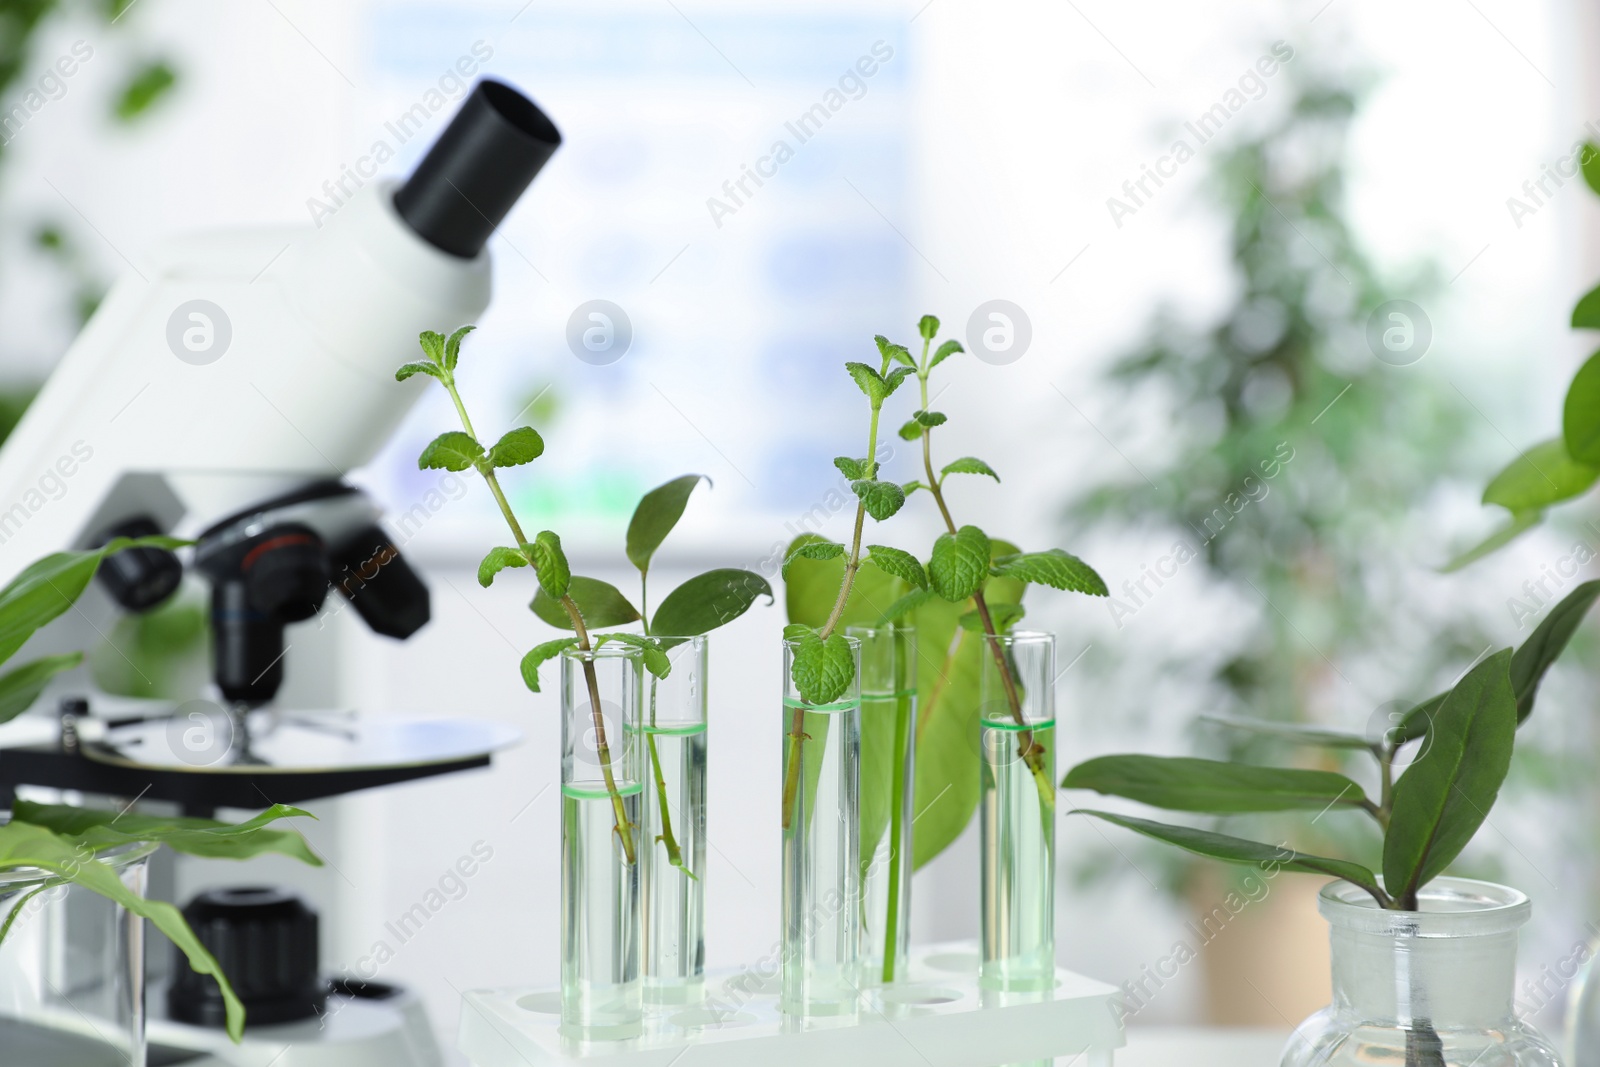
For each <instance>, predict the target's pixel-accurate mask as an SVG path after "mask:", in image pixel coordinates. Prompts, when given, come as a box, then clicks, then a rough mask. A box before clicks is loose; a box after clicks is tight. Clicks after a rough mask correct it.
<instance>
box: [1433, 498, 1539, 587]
mask: <svg viewBox="0 0 1600 1067" xmlns="http://www.w3.org/2000/svg"><path fill="white" fill-rule="evenodd" d="M1543 521H1544V512H1542V511H1516V512H1512V514H1511V519H1510V521H1509V522H1507V523H1506V524H1505V525H1504V526H1502V527H1500V529H1498V530H1496V531H1495V532H1494V533H1492V534H1490V535H1489V536H1488V537H1486V538H1484V539H1483V540H1482V541H1479V542H1478V543H1477V544H1475V545H1473V546H1472V547H1471V548H1469V549H1467V550H1466V551H1465V552H1462V553H1461V554H1460V555H1458V556H1456V557H1455V558H1454V559H1452V560H1450V562H1448V563H1446V564H1445V565H1444V566H1442V567H1440V568H1439V572H1440V573H1441V574H1450V573H1452V572H1454V571H1458V570H1460V569H1461V568H1463V567H1466V566H1469V565H1470V564H1473V563H1476V562H1477V561H1478V560H1480V559H1482V558H1483V557H1484V556H1487V555H1489V554H1490V553H1492V552H1497V551H1499V550H1500V549H1502V548H1504V547H1505V546H1506V545H1509V544H1510V543H1511V542H1512V541H1515V540H1516V539H1517V538H1519V537H1521V536H1522V535H1523V534H1525V533H1527V532H1528V531H1529V530H1531V529H1533V528H1534V527H1535V526H1537V525H1539V524H1540V523H1541V522H1543Z"/></svg>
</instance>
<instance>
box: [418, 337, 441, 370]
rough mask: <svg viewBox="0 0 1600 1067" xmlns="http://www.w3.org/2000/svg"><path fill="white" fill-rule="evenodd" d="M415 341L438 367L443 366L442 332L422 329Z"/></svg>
mask: <svg viewBox="0 0 1600 1067" xmlns="http://www.w3.org/2000/svg"><path fill="white" fill-rule="evenodd" d="M417 343H418V344H420V345H421V346H422V352H423V354H424V355H426V356H427V357H428V358H429V359H431V360H432V361H433V362H434V363H437V364H438V365H439V366H440V367H443V366H444V334H442V333H434V332H433V331H432V330H423V331H422V332H421V333H420V334H418V335H417Z"/></svg>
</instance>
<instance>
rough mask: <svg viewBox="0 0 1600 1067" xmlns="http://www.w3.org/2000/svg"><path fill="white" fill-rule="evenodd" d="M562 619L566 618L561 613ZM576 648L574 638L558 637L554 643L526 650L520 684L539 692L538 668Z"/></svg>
mask: <svg viewBox="0 0 1600 1067" xmlns="http://www.w3.org/2000/svg"><path fill="white" fill-rule="evenodd" d="M562 618H563V619H565V618H566V613H565V612H562ZM569 629H570V627H569ZM577 647H578V639H577V638H576V637H558V638H556V639H555V640H554V641H546V642H544V643H543V644H539V645H534V646H533V648H531V649H529V650H528V653H527V655H525V656H523V657H522V663H521V664H520V666H521V669H522V684H523V685H525V686H527V687H528V688H529V690H531V691H532V692H535V693H537V692H539V668H540V667H542V666H544V664H545V662H546V661H547V660H551V659H554V658H555V657H557V656H559V655H561V653H562V652H564V651H566V650H567V649H569V648H577Z"/></svg>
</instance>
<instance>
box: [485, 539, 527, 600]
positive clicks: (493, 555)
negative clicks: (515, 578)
mask: <svg viewBox="0 0 1600 1067" xmlns="http://www.w3.org/2000/svg"><path fill="white" fill-rule="evenodd" d="M527 565H528V557H527V556H525V555H523V554H522V552H521V551H520V550H518V549H515V548H505V547H504V546H497V547H495V548H491V549H490V550H489V554H488V555H486V556H484V557H483V562H482V563H479V564H478V584H479V585H481V586H483V587H484V588H485V589H487V588H489V586H491V585H493V584H494V576H495V575H497V574H499V573H500V572H501V571H503V570H505V569H506V568H507V567H526V566H527Z"/></svg>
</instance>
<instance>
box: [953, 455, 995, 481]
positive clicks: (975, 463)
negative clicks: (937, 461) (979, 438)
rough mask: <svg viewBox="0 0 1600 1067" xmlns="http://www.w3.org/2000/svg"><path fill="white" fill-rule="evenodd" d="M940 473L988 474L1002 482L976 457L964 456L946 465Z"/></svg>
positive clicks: (990, 468) (991, 469)
mask: <svg viewBox="0 0 1600 1067" xmlns="http://www.w3.org/2000/svg"><path fill="white" fill-rule="evenodd" d="M939 473H940V474H986V475H988V476H989V477H990V478H993V479H994V480H995V481H997V482H998V481H999V480H1000V476H999V475H998V474H996V473H995V472H994V469H993V468H992V467H990V466H989V465H988V464H987V463H985V462H984V461H983V460H981V459H977V458H976V457H974V456H962V457H961V458H960V459H953V460H951V461H950V462H949V463H946V464H945V465H944V467H943V468H942V469H941V470H940V471H939Z"/></svg>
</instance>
